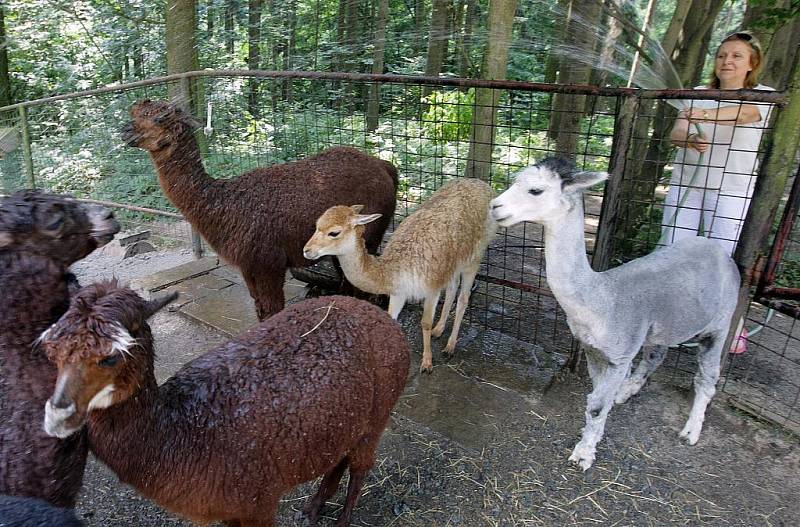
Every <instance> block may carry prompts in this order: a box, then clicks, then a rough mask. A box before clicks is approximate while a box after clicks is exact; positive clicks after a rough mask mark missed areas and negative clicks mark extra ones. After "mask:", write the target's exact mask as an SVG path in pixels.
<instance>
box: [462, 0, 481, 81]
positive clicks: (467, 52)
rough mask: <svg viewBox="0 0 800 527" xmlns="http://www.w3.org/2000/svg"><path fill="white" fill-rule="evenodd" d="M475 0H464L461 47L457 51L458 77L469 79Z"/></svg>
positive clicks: (476, 5) (476, 9) (475, 9)
mask: <svg viewBox="0 0 800 527" xmlns="http://www.w3.org/2000/svg"><path fill="white" fill-rule="evenodd" d="M477 11H478V3H477V0H466V6H465V13H464V29H463V30H462V35H463V36H462V37H461V46H459V49H458V76H459V77H462V78H468V77H471V76H472V75H471V73H470V72H471V69H472V56H471V54H472V32H473V27H474V25H475V18H476V17H477Z"/></svg>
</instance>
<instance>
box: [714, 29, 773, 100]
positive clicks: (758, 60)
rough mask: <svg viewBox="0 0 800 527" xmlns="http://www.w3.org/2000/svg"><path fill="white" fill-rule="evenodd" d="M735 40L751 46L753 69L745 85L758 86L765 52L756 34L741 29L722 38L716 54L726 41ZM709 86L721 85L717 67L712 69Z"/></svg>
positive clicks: (749, 86)
mask: <svg viewBox="0 0 800 527" xmlns="http://www.w3.org/2000/svg"><path fill="white" fill-rule="evenodd" d="M733 40H739V41H741V42H744V43H746V44H748V45H749V46H750V50H751V51H752V53H750V66H751V67H752V68H753V69H752V70H750V71H748V72H747V76H746V77H745V78H744V87H745V88H755V87H756V86H758V74H759V73H761V66H762V65H763V62H764V52H763V51H762V49H761V42H759V41H758V39H757V38H756V37H755V36H753V35H752V34H750V33H748V32H747V31H739V32H738V33H733V34H730V35H728V36H727V37H725V38H724V39H722V42H720V43H719V46H718V47H717V51H716V53H715V54H714V56H716V54H717V53H719V48H721V47H722V45H723V44H724V43H726V42H731V41H733ZM708 86H709V88H717V89H719V87H720V82H719V77H717V71H716V68H714V69H712V70H711V82H709V83H708Z"/></svg>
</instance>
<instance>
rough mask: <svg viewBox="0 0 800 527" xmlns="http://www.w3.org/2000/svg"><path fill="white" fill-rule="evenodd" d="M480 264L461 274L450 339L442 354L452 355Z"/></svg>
mask: <svg viewBox="0 0 800 527" xmlns="http://www.w3.org/2000/svg"><path fill="white" fill-rule="evenodd" d="M479 268H480V262H477V263H476V264H475V266H474V267H471V268H469V269H465V270H464V271H463V272H462V273H461V291H459V293H458V303H457V304H456V316H455V318H454V319H453V329H452V330H451V331H450V338H449V339H447V346H445V348H444V353H447V354H448V355H452V354H453V353H454V352H455V350H456V341H457V340H458V331H459V329H461V321H462V320H464V313H465V312H466V311H467V306H468V305H469V295H470V293H471V292H472V283H473V282H474V281H475V275H476V274H478V269H479Z"/></svg>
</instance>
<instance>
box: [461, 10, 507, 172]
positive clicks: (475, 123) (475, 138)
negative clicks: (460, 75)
mask: <svg viewBox="0 0 800 527" xmlns="http://www.w3.org/2000/svg"><path fill="white" fill-rule="evenodd" d="M516 10H517V0H490V1H489V16H488V23H487V27H488V38H487V42H486V48H485V50H484V54H483V66H482V67H481V77H482V78H484V79H492V80H504V79H505V78H506V73H507V70H508V48H509V44H510V42H511V30H512V28H513V24H514V15H515V14H516ZM499 101H500V91H499V90H492V89H486V88H478V89H476V90H475V110H474V112H473V117H472V128H471V130H470V143H469V155H468V157H467V169H466V176H467V177H475V178H478V179H482V180H484V181H489V180H490V179H491V167H492V149H493V146H494V134H495V129H494V127H495V123H496V121H497V105H498V103H499Z"/></svg>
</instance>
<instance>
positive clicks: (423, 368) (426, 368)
mask: <svg viewBox="0 0 800 527" xmlns="http://www.w3.org/2000/svg"><path fill="white" fill-rule="evenodd" d="M419 372H420V373H433V362H431V361H428V362H425V361H422V364H420V365H419Z"/></svg>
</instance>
